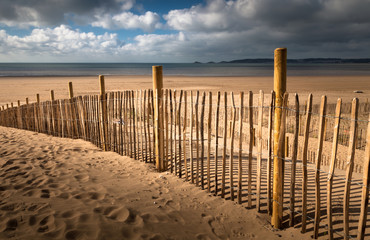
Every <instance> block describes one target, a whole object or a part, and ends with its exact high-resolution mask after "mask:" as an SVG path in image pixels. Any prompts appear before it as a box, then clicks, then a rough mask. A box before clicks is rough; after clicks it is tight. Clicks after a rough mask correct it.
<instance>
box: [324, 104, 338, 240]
mask: <svg viewBox="0 0 370 240" xmlns="http://www.w3.org/2000/svg"><path fill="white" fill-rule="evenodd" d="M341 106H342V99H340V98H339V99H338V101H337V107H336V110H335V123H334V131H333V147H332V152H331V158H330V167H329V173H328V181H327V184H328V186H327V199H326V201H327V203H326V207H327V219H328V237H329V239H333V233H334V232H333V222H332V218H333V217H332V207H333V205H332V191H333V180H334V169H335V163H336V158H337V148H338V134H339V124H340V114H341Z"/></svg>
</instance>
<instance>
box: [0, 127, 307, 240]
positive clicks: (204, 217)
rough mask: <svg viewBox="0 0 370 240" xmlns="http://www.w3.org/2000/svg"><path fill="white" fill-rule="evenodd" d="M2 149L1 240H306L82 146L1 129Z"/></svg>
mask: <svg viewBox="0 0 370 240" xmlns="http://www.w3.org/2000/svg"><path fill="white" fill-rule="evenodd" d="M0 145H1V148H0V239H282V238H283V239H293V238H294V235H296V236H299V238H300V239H305V238H307V239H308V238H309V236H307V235H301V234H300V233H299V232H298V230H297V229H288V230H286V231H282V232H273V231H271V230H269V229H270V227H269V224H268V223H267V222H266V221H264V220H262V219H263V218H264V217H266V216H264V215H261V216H262V217H261V216H260V215H258V214H256V212H255V211H254V210H247V209H245V208H244V207H243V206H239V205H236V204H235V203H234V202H231V201H227V200H223V199H220V198H218V197H213V196H211V195H210V194H207V193H206V192H205V191H202V190H200V189H199V188H196V187H195V186H194V185H191V184H189V183H187V182H184V181H183V180H181V179H178V178H177V177H175V176H172V175H170V174H168V173H156V172H155V171H154V168H153V166H151V165H150V164H144V163H142V162H139V161H135V160H132V159H130V158H127V157H122V156H120V155H118V154H116V153H112V152H102V151H101V150H99V149H98V148H96V147H95V146H94V145H92V144H91V143H88V142H84V141H83V140H71V139H61V138H56V137H50V136H47V135H44V134H38V133H33V132H27V131H22V130H16V129H8V128H4V127H0ZM281 237H282V238H281Z"/></svg>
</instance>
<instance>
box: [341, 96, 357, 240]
mask: <svg viewBox="0 0 370 240" xmlns="http://www.w3.org/2000/svg"><path fill="white" fill-rule="evenodd" d="M357 119H358V98H354V99H353V100H352V111H351V126H350V133H349V137H350V139H349V145H348V155H347V162H346V166H345V167H346V181H345V187H344V200H343V231H344V239H346V240H348V239H349V200H350V194H351V182H352V173H353V167H354V160H355V153H356V135H357V131H358V130H357V127H358V124H357Z"/></svg>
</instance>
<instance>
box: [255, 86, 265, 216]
mask: <svg viewBox="0 0 370 240" xmlns="http://www.w3.org/2000/svg"><path fill="white" fill-rule="evenodd" d="M263 102H264V94H263V91H262V90H260V96H259V99H258V121H257V122H258V129H257V199H256V201H257V202H256V208H257V212H259V211H260V210H261V177H262V123H263Z"/></svg>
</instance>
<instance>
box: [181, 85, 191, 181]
mask: <svg viewBox="0 0 370 240" xmlns="http://www.w3.org/2000/svg"><path fill="white" fill-rule="evenodd" d="M187 95H188V94H187V91H184V121H183V122H184V123H183V125H184V126H183V135H184V137H183V144H182V145H183V154H184V172H185V180H186V181H188V178H189V174H188V159H187V156H186V141H187V138H186V128H187V110H188V104H187V101H188V97H187Z"/></svg>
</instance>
